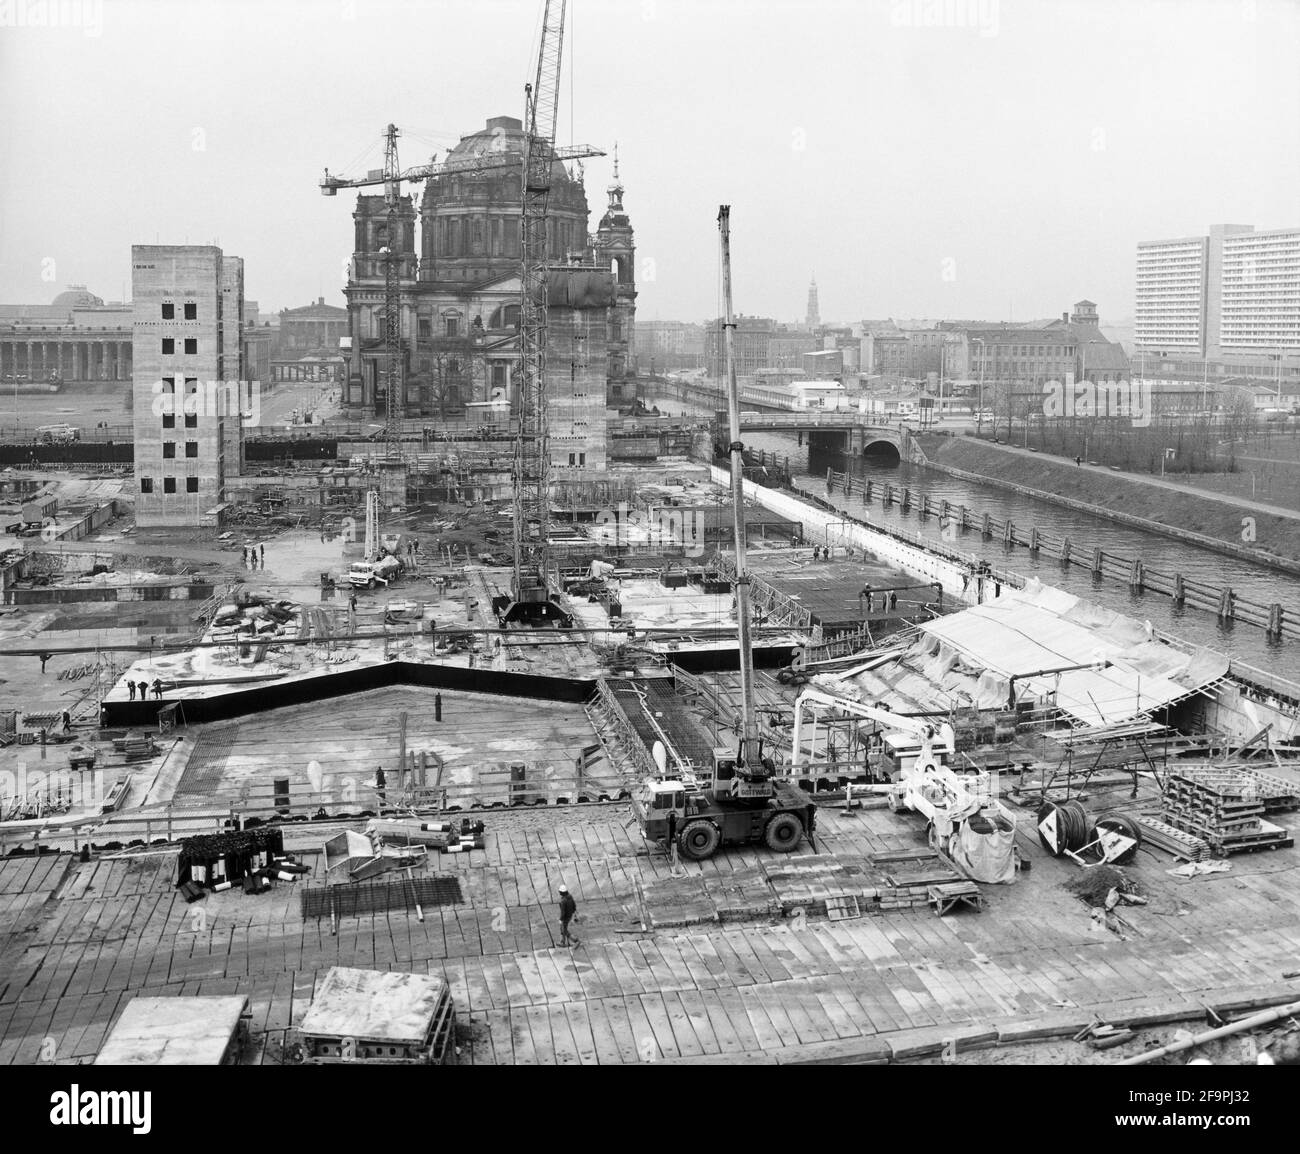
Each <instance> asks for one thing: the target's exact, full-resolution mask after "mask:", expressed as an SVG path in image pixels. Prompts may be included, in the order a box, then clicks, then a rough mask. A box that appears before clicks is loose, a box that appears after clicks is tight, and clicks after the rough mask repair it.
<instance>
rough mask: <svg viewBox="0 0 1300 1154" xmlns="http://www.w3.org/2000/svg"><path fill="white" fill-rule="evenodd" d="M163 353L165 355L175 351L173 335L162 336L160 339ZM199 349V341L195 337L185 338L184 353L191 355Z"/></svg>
mask: <svg viewBox="0 0 1300 1154" xmlns="http://www.w3.org/2000/svg"><path fill="white" fill-rule="evenodd" d="M162 351H163V355H164V356H167V355H170V354H172V353H174V352H175V351H176V339H175V338H174V337H163V339H162ZM198 351H199V342H198V338H197V337H186V338H185V355H186V356H192V355H193V354H195V353H197V352H198Z"/></svg>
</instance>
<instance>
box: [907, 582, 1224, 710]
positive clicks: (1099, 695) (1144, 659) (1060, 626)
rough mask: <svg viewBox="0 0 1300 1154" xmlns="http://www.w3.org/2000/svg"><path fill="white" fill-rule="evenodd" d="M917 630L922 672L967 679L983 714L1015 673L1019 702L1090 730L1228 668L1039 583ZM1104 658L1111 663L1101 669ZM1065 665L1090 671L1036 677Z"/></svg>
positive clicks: (999, 700) (1170, 698) (998, 701)
mask: <svg viewBox="0 0 1300 1154" xmlns="http://www.w3.org/2000/svg"><path fill="white" fill-rule="evenodd" d="M921 629H922V631H923V633H924V638H923V640H922V642H921V646H922V648H923V655H922V656H920V663H921V668H922V669H923V670H924V672H925V673H926V674H927V675H928V676H933V677H934V679H935V680H936V681H940V682H942V681H944V680H946V679H947V677H948V676H949V675H950V674H951V671H953V670H954V669H958V670H960V671H962V672H964V673H967V674H971V675H973V676H974V678H975V679H976V680H975V682H974V685H975V688H974V690H973V691H972V690H971V688H970V681H969V678H966V679H964V680H966V682H967V693H968V695H969V696H970V697H971V698H973V699H974V703H975V704H977V705H979V706H980V707H981V708H985V709H989V708H998V707H1005V705H1006V703H1007V696H1008V684H1009V680H1010V678H1012V677H1016V678H1017V681H1016V696H1017V697H1018V698H1023V697H1026V696H1029V697H1038V698H1047V697H1052V698H1054V700H1055V702H1056V705H1057V707H1058V708H1060V709H1061V710H1062V711H1064V712H1065V713H1067V714H1069V715H1070V716H1072V717H1075V718H1077V719H1078V720H1079V721H1081V722H1083V723H1084V724H1086V725H1094V726H1095V725H1113V724H1115V723H1117V722H1121V721H1127V720H1129V719H1131V718H1135V717H1139V716H1141V715H1143V714H1146V713H1149V712H1151V711H1152V710H1156V709H1160V708H1161V707H1163V706H1165V705H1169V704H1170V703H1172V702H1175V701H1179V700H1181V699H1182V698H1184V697H1187V696H1188V695H1189V694H1191V693H1194V692H1196V690H1198V689H1200V688H1202V687H1203V686H1206V685H1209V684H1210V683H1211V682H1213V681H1216V680H1218V679H1219V678H1220V677H1222V676H1224V674H1226V673H1227V671H1228V659H1227V658H1226V657H1223V656H1222V655H1221V654H1217V653H1211V652H1209V651H1207V650H1198V651H1196V652H1195V653H1190V654H1189V653H1183V652H1181V651H1180V650H1178V649H1175V648H1173V647H1172V646H1169V645H1164V644H1161V643H1160V642H1157V641H1153V640H1151V638H1150V637H1149V636H1148V630H1147V628H1146V627H1145V626H1144V625H1143V624H1142V623H1140V622H1138V621H1135V620H1133V619H1132V618H1130V617H1124V616H1122V615H1120V614H1118V613H1113V612H1111V611H1110V610H1108V609H1103V608H1102V607H1101V606H1098V605H1094V604H1092V603H1090V602H1085V601H1081V600H1080V599H1079V598H1078V597H1075V596H1074V595H1073V594H1070V593H1066V592H1064V591H1063V590H1060V589H1054V588H1051V587H1050V586H1043V585H1040V584H1038V583H1037V582H1032V583H1031V584H1030V586H1029V587H1028V588H1026V589H1024V590H1022V591H1019V592H1011V593H1007V594H1004V595H1003V596H1002V597H999V598H998V599H997V600H996V601H992V602H990V603H988V604H985V605H977V606H974V607H973V608H970V609H965V610H963V611H962V612H960V613H953V614H950V615H949V616H947V617H941V618H939V619H938V620H936V621H932V622H929V623H928V624H926V625H923V626H921ZM1104 661H1109V662H1110V664H1109V665H1108V666H1106V667H1105V668H1101V667H1100V666H1101V663H1102V662H1104ZM1069 665H1084V666H1088V668H1084V669H1076V670H1070V671H1068V672H1061V673H1054V672H1053V673H1039V672H1038V671H1040V670H1055V669H1060V668H1061V667H1063V666H1069ZM1026 674H1037V675H1036V676H1032V677H1026V676H1024V675H1026Z"/></svg>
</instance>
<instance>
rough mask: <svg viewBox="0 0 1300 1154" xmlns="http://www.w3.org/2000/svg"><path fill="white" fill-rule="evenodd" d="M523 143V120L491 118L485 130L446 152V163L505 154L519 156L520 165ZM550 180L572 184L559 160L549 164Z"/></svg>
mask: <svg viewBox="0 0 1300 1154" xmlns="http://www.w3.org/2000/svg"><path fill="white" fill-rule="evenodd" d="M524 142H525V134H524V124H523V121H522V120H519V119H517V118H516V117H513V116H494V117H492V118H491V119H490V120H489V121H488V122H487V127H486V128H481V129H479V131H478V132H471V133H470V134H469V135H468V136H462V137H461V138H460V143H458V144H457V145H456V147H455V148H453V149H452V150H451V151H450V152H449V153H447V156H446V160H447V161H448V162H450V163H455V162H456V161H461V160H471V159H474V158H476V157H480V156H492V155H493V154H494V153H505V154H507V155H510V156H517V157H519V163H520V164H521V165H522V164H523V155H524ZM551 178H552V180H554V181H555V183H556V184H572V183H574V182H573V179H572V178H571V177H570V176H569V172H568V169H566V168H565V167H564V163H563V161H559V160H557V161H554V162H553V164H552V165H551Z"/></svg>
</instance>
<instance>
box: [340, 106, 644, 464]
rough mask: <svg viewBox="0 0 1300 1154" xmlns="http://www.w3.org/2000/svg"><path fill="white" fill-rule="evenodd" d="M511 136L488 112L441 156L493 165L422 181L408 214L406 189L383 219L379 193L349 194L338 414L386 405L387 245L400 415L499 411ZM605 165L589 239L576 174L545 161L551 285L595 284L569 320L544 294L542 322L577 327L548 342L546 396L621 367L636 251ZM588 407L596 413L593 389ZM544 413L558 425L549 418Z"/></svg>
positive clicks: (515, 133) (515, 247) (519, 139)
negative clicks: (577, 355) (396, 301)
mask: <svg viewBox="0 0 1300 1154" xmlns="http://www.w3.org/2000/svg"><path fill="white" fill-rule="evenodd" d="M524 139H525V137H524V131H523V125H522V123H521V122H520V121H519V120H517V119H515V118H514V117H509V116H499V117H494V118H493V119H491V120H489V121H488V122H487V125H486V127H485V128H483V129H482V130H480V131H478V132H475V133H471V134H470V135H468V136H465V137H462V139H461V141H460V143H459V144H457V146H456V147H455V148H454V149H453V150H452V151H451V152H450V153H449V155H448V157H447V160H448V161H449V162H452V163H454V162H456V161H460V160H471V159H474V158H484V159H487V160H491V159H492V158H494V157H495V156H498V155H499V156H501V157H503V158H504V159H506V160H507V163H506V164H505V165H503V166H502V167H500V168H487V169H485V170H484V171H480V172H476V173H451V174H443V175H440V176H435V177H431V178H430V179H429V180H428V181H427V182H426V183H425V186H424V189H423V194H422V196H421V197H420V201H419V205H418V208H417V206H416V204H415V202H414V200H413V198H412V197H410V196H406V197H402V198H401V199H400V201H399V206H398V212H397V219H396V222H395V224H394V225H391V226H390V222H389V219H388V214H387V210H386V206H385V204H384V198H383V197H382V196H359V197H358V198H357V207H356V211H355V212H354V213H353V221H354V222H355V241H354V251H353V255H352V262H351V266H350V270H349V277H348V285H347V288H346V290H345V296H346V298H347V308H348V327H349V333H350V337H351V341H350V344H351V348H350V350H348V352H347V354H346V355H347V357H348V374H347V383H346V387H345V391H344V396H343V401H344V405H345V407H346V409H347V411H348V412H349V414H350V415H352V416H355V417H362V416H373V415H379V416H382V415H383V414H384V413H385V412H386V397H385V395H384V390H385V361H384V320H385V313H384V274H385V261H386V259H387V257H386V250H387V249H389V248H390V247H391V248H392V250H393V251H394V252H396V253H397V254H398V261H399V279H400V285H401V333H402V353H403V359H404V373H403V379H404V382H405V401H406V404H405V411H406V413H407V414H408V416H411V417H421V418H424V419H426V420H428V421H429V422H430V423H431V424H433V425H434V426H435V427H436V426H437V419H438V418H439V417H441V418H452V417H454V418H457V419H459V418H460V416H461V415H462V414H463V413H464V412H465V411H466V406H484V405H493V404H494V405H495V407H498V408H504V406H505V405H506V404H508V403H512V402H513V401H514V399H515V390H516V381H515V376H516V374H517V372H518V362H519V336H518V334H519V294H520V268H519V264H520V248H519V246H520V189H519V184H520V179H521V171H522V167H523V149H524ZM617 171H618V169H617V162H616V163H615V182H614V184H612V185H611V186H610V188H609V190H608V196H609V204H608V207H607V210H606V212H605V214H604V216H603V217H602V218H601V221H600V224H599V226H598V227H597V229H596V231H595V233H589V232H588V222H589V216H590V212H589V209H588V205H587V195H586V191H585V189H584V188H583V186H582V183H581V181H580V180H576V179H574V178H573V177H572V176H571V175H570V174H569V172H568V170H567V169H566V168H565V166H564V165H563V164H562V163H560V162H559V161H556V162H555V164H554V166H553V170H552V185H551V193H550V200H549V205H548V219H547V238H548V257H549V261H550V263H551V266H552V268H554V269H555V270H556V271H555V272H554V273H552V279H553V280H555V279H560V280H563V279H565V277H566V276H571V275H578V274H581V275H582V276H583V277H584V278H585V279H586V280H587V281H589V280H590V278H591V277H592V276H595V277H598V278H600V279H602V280H607V282H608V283H607V285H606V286H605V287H604V288H603V289H602V291H600V292H597V293H594V294H593V293H591V292H586V293H585V294H584V302H583V303H584V307H583V309H582V310H581V311H582V314H583V315H582V317H581V318H577V317H574V316H570V315H569V311H570V310H568V309H567V307H566V306H565V305H563V304H559V305H557V298H556V294H555V293H554V292H552V294H551V301H552V304H551V309H550V316H551V322H552V328H553V329H558V330H560V331H561V332H565V333H568V332H569V330H574V331H577V330H576V329H575V325H577V326H578V327H580V328H581V330H582V332H583V333H584V334H585V337H584V339H583V340H582V341H580V342H577V344H576V346H575V344H574V342H572V341H568V340H565V339H563V338H560V339H558V340H556V341H553V342H552V343H551V346H550V347H549V349H548V353H549V354H550V355H548V361H547V387H548V397H549V396H551V395H553V393H554V392H555V391H557V389H558V391H559V392H561V393H562V392H564V391H565V388H564V386H566V385H567V384H568V383H569V382H571V381H572V380H574V379H576V378H577V377H579V376H584V377H586V376H590V375H592V370H598V371H599V372H600V374H601V375H602V376H603V378H604V380H615V381H618V380H622V379H623V378H624V377H625V376H627V375H629V374H630V373H631V372H632V371H633V363H632V356H631V341H632V334H633V323H634V319H635V315H636V276H635V273H636V247H635V238H634V235H633V231H632V226H631V223H630V222H629V220H628V217H627V214H626V212H625V210H624V208H623V188H622V185H621V184H620V183H619V182H618V179H617ZM390 227H391V228H392V231H393V233H394V235H393V236H391V237H390V236H389V231H390ZM561 266H562V267H563V269H564V272H563V273H561V272H560V271H559V270H560V268H561ZM560 299H561V300H563V299H564V294H560ZM592 301H600V302H602V303H600V304H599V305H598V306H597V305H593V304H592V303H591V302H592ZM606 301H607V302H608V303H603V302H606ZM573 311H575V312H576V311H578V310H573ZM579 321H580V323H579ZM556 335H557V336H559V333H557V334H556ZM572 347H578V348H581V349H583V350H584V352H583V356H582V363H581V364H579V363H577V362H575V363H574V364H568V363H563V364H562V363H559V361H557V359H556V358H557V357H559V359H560V360H561V361H563V360H564V359H565V357H566V356H568V355H569V351H570V350H571V348H572ZM593 399H594V398H593ZM599 405H600V408H601V412H602V415H603V408H604V390H603V388H602V389H601V395H600V397H599ZM555 416H556V417H557V418H561V423H563V421H562V418H563V414H562V413H556V414H555ZM554 431H555V432H560V430H559V429H556V430H554ZM574 432H575V433H576V430H575V431H574ZM566 452H567V450H566ZM577 459H578V458H577V457H575V462H576V461H577ZM566 460H567V458H566Z"/></svg>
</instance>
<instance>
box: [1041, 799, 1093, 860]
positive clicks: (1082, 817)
mask: <svg viewBox="0 0 1300 1154" xmlns="http://www.w3.org/2000/svg"><path fill="white" fill-rule="evenodd" d="M1037 819H1038V839H1039V841H1041V842H1042V843H1043V847H1044V848H1045V849H1046V850H1047V852H1048V853H1050V854H1051V855H1052V856H1053V857H1060V856H1061V855H1062V854H1065V853H1070V852H1073V851H1077V850H1081V849H1082V848H1083V847H1084V846H1085V845H1087V844H1088V815H1087V813H1086V812H1085V811H1084V808H1083V806H1082V804H1080V803H1079V802H1077V801H1066V802H1061V803H1057V802H1054V801H1048V802H1044V803H1043V804H1042V805H1041V806H1039V808H1038V814H1037Z"/></svg>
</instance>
